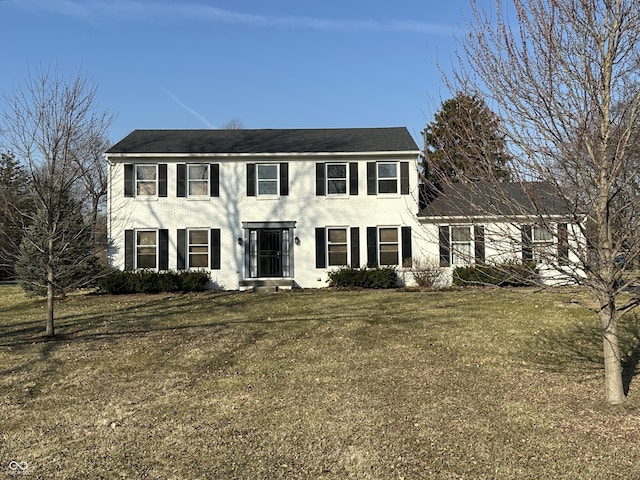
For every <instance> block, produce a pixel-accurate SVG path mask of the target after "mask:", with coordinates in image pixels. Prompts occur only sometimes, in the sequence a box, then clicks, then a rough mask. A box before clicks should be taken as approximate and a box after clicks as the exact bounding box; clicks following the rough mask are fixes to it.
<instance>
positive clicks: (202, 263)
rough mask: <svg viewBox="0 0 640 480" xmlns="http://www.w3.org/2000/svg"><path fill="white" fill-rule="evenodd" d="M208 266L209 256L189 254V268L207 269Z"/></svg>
mask: <svg viewBox="0 0 640 480" xmlns="http://www.w3.org/2000/svg"><path fill="white" fill-rule="evenodd" d="M208 266H209V255H208V254H206V253H204V254H201V253H198V254H196V253H190V254H189V267H191V268H207V267H208Z"/></svg>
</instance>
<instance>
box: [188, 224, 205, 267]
mask: <svg viewBox="0 0 640 480" xmlns="http://www.w3.org/2000/svg"><path fill="white" fill-rule="evenodd" d="M187 242H188V246H187V248H188V252H189V253H188V257H187V258H188V262H189V263H188V268H207V267H208V266H209V230H189V231H188V235H187Z"/></svg>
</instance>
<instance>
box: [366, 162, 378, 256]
mask: <svg viewBox="0 0 640 480" xmlns="http://www.w3.org/2000/svg"><path fill="white" fill-rule="evenodd" d="M374 165H375V164H374ZM377 265H378V228H377V227H367V267H375V266H377Z"/></svg>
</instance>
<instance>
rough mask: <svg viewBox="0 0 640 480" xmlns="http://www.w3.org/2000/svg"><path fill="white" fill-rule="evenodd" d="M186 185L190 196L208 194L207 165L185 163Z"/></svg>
mask: <svg viewBox="0 0 640 480" xmlns="http://www.w3.org/2000/svg"><path fill="white" fill-rule="evenodd" d="M187 185H188V187H187V190H188V195H189V196H190V197H202V196H209V165H206V164H194V165H187Z"/></svg>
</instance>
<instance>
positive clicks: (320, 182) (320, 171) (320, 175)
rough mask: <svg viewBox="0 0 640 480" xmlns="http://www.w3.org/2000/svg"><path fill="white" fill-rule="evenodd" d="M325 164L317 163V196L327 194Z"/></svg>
mask: <svg viewBox="0 0 640 480" xmlns="http://www.w3.org/2000/svg"><path fill="white" fill-rule="evenodd" d="M325 180H326V178H325V164H324V163H316V196H319V197H320V196H322V195H325V188H324V186H325V184H326V182H325Z"/></svg>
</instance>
